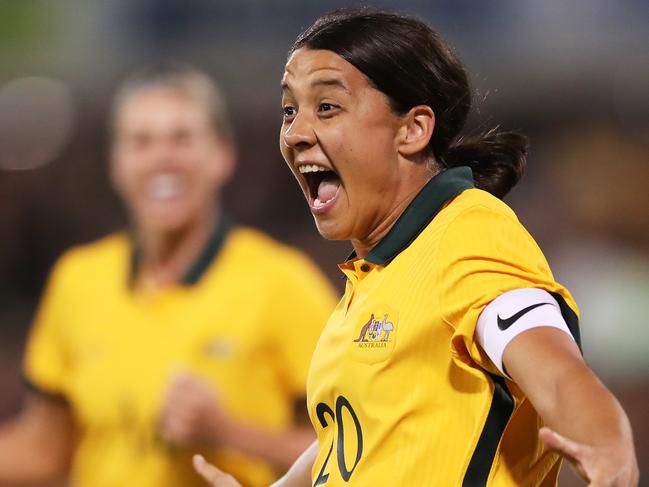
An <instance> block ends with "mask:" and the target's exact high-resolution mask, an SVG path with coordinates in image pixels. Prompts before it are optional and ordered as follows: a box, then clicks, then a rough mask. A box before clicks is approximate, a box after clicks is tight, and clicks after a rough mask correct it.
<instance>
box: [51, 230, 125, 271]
mask: <svg viewBox="0 0 649 487" xmlns="http://www.w3.org/2000/svg"><path fill="white" fill-rule="evenodd" d="M129 258H130V244H129V239H128V237H127V235H126V234H125V233H114V234H111V235H108V236H106V237H103V238H101V239H99V240H96V241H94V242H90V243H87V244H83V245H77V246H74V247H71V248H70V249H68V250H67V251H65V252H64V253H63V254H62V255H61V257H59V259H58V260H57V262H56V263H55V265H54V268H53V271H52V278H54V279H70V278H74V277H75V276H78V275H80V274H81V275H83V276H84V278H87V277H88V275H89V274H95V273H100V274H104V273H106V272H114V271H115V269H117V268H119V269H122V268H123V267H124V266H125V263H126V262H127V261H128V259H129ZM98 277H99V276H98Z"/></svg>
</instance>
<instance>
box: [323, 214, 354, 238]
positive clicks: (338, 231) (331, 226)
mask: <svg viewBox="0 0 649 487" xmlns="http://www.w3.org/2000/svg"><path fill="white" fill-rule="evenodd" d="M315 226H316V228H317V229H318V233H320V235H321V236H322V238H324V239H326V240H349V239H350V237H349V235H348V234H347V232H344V231H343V229H342V228H341V227H340V226H339V225H336V224H335V223H333V222H327V221H324V222H323V221H318V220H317V219H316V220H315Z"/></svg>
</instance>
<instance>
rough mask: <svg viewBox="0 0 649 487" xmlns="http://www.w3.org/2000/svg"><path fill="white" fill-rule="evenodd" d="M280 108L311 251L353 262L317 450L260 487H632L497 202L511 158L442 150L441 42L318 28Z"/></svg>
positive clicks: (569, 342)
mask: <svg viewBox="0 0 649 487" xmlns="http://www.w3.org/2000/svg"><path fill="white" fill-rule="evenodd" d="M282 89H283V98H282V106H283V111H284V121H283V125H282V129H281V134H280V146H281V150H282V153H283V155H284V157H285V159H286V162H287V163H288V165H289V167H290V169H291V171H292V172H293V173H294V175H295V177H296V179H297V181H298V183H299V185H300V187H301V188H302V190H303V192H304V195H305V197H306V199H307V201H308V204H309V208H310V210H311V212H312V213H313V216H314V219H315V222H316V225H317V227H318V230H319V231H320V233H321V234H322V235H323V236H324V237H325V238H327V239H348V240H350V241H351V242H352V244H353V247H354V254H353V255H352V256H351V257H350V258H349V259H348V260H347V261H346V262H345V263H344V264H342V265H341V266H340V267H341V270H342V272H344V273H345V275H346V276H347V288H346V292H345V295H344V297H343V299H342V300H341V301H340V303H339V304H338V307H337V308H336V310H335V311H334V313H333V315H332V316H331V318H330V320H329V322H328V324H327V326H326V328H325V330H324V332H323V334H322V336H321V337H320V340H319V342H318V345H317V347H316V351H315V354H314V356H313V359H312V362H311V368H310V372H309V379H308V386H307V395H308V404H309V414H310V416H311V420H312V423H313V425H314V427H315V429H316V432H317V434H318V440H317V442H316V443H314V445H312V447H311V448H309V449H308V450H307V451H306V452H305V453H304V454H303V455H302V457H301V458H300V459H299V460H298V462H297V463H296V464H295V465H294V466H293V467H292V468H291V469H290V470H289V472H288V473H287V475H286V476H285V477H284V478H283V479H282V480H280V481H279V482H278V483H277V484H276V486H278V487H279V486H281V487H288V486H296V487H297V486H300V487H306V486H309V485H314V486H318V485H325V486H343V485H349V486H460V485H462V486H485V485H490V486H523V485H524V486H549V485H555V483H556V479H557V475H558V471H559V467H560V461H559V459H560V456H563V457H565V458H567V459H569V460H570V461H571V462H573V463H574V464H575V466H576V468H577V470H578V471H579V473H580V474H581V475H582V477H583V478H584V479H585V480H587V481H588V482H589V484H590V485H593V486H595V485H596V486H613V485H614V486H633V485H637V482H638V469H637V465H636V461H635V455H634V448H633V442H632V436H631V430H630V426H629V423H628V420H627V418H626V416H625V414H624V412H623V410H622V409H621V407H620V405H619V404H618V403H617V401H616V400H615V398H614V397H613V396H612V395H611V393H610V392H609V391H608V390H607V389H606V388H605V387H604V386H603V385H602V384H601V382H600V381H599V380H598V379H597V377H596V376H595V375H594V374H593V372H592V371H591V370H590V369H589V368H588V367H587V366H586V364H585V363H584V361H583V359H582V356H581V353H580V348H579V329H578V315H577V307H576V305H575V302H574V301H573V299H572V297H571V295H570V294H569V292H568V291H567V290H566V289H565V288H563V287H562V286H561V285H560V284H558V283H557V282H556V281H555V280H554V278H553V277H552V273H551V272H550V269H549V268H548V264H547V262H546V260H545V258H544V257H543V254H542V253H541V251H540V249H539V248H538V246H537V245H536V243H535V242H534V240H533V239H532V237H531V236H530V235H529V234H528V233H527V231H526V230H525V229H524V228H523V227H522V225H521V224H520V223H519V221H518V220H517V218H516V216H515V214H514V213H513V211H512V210H511V209H510V208H509V207H507V205H505V204H504V203H503V202H502V201H501V200H500V198H502V197H503V196H504V195H505V194H506V193H507V192H508V191H509V189H510V188H511V187H512V186H513V185H514V184H515V183H516V182H517V181H518V179H519V178H520V176H521V175H522V172H523V166H524V162H525V153H526V139H525V138H524V137H523V136H521V135H517V134H515V133H500V132H497V131H489V132H487V133H486V134H484V135H482V136H479V137H475V138H462V137H461V136H460V135H459V134H460V131H461V129H462V128H463V126H464V123H465V120H466V118H467V114H468V112H469V108H470V103H471V92H470V90H469V85H468V82H467V76H466V74H465V71H464V69H463V67H462V65H461V64H460V62H459V61H458V59H457V58H456V57H455V55H454V54H453V52H452V51H451V50H450V48H449V47H448V46H447V45H446V44H445V43H444V41H443V40H442V39H441V38H440V37H439V35H438V34H437V33H436V32H434V31H433V30H431V29H430V28H429V27H428V26H426V25H425V24H423V23H422V22H420V21H418V20H415V19H413V18H409V17H403V16H400V15H395V14H390V13H382V12H377V11H368V10H343V11H338V12H334V13H333V14H330V15H327V16H325V17H323V18H321V19H319V20H318V21H317V22H316V23H315V24H314V25H313V26H311V27H310V28H309V29H307V30H306V31H305V32H304V33H302V34H301V35H300V36H299V37H298V39H297V40H296V42H295V44H294V45H293V47H292V48H291V50H290V52H289V58H288V62H287V64H286V69H285V73H284V77H283V81H282ZM539 430H540V431H539ZM195 466H196V468H197V470H198V471H199V472H201V473H202V474H203V475H204V477H205V478H206V479H208V480H210V482H211V483H212V485H214V486H229V485H236V482H235V481H234V479H233V478H231V477H229V476H228V475H226V474H224V473H222V472H220V471H218V470H217V469H215V468H213V467H211V466H210V465H209V464H207V463H205V461H204V460H203V459H202V458H200V457H197V458H196V459H195Z"/></svg>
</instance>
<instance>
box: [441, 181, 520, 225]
mask: <svg viewBox="0 0 649 487" xmlns="http://www.w3.org/2000/svg"><path fill="white" fill-rule="evenodd" d="M440 217H442V218H443V219H445V220H446V223H447V224H451V223H456V220H460V221H462V220H465V219H475V218H485V219H502V221H503V222H507V221H508V222H509V223H511V224H513V225H517V226H520V225H521V224H520V222H519V220H518V217H517V216H516V214H515V213H514V210H512V209H511V208H510V207H509V206H508V205H507V203H505V202H504V201H502V200H501V199H499V198H496V197H495V196H493V195H492V194H490V193H487V192H486V191H483V190H481V189H475V188H474V189H468V190H466V191H463V192H462V193H460V194H459V195H458V196H457V197H456V198H455V199H453V200H452V201H451V202H450V203H449V204H448V205H447V206H446V207H444V209H442V211H441V212H440Z"/></svg>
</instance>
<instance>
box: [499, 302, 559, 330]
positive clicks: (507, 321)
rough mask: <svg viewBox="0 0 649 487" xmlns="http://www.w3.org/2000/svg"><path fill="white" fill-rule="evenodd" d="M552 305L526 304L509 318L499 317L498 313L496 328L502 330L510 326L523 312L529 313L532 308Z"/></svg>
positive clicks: (550, 304)
mask: <svg viewBox="0 0 649 487" xmlns="http://www.w3.org/2000/svg"><path fill="white" fill-rule="evenodd" d="M546 305H548V306H552V303H536V304H533V305H532V306H528V307H527V308H524V309H522V310H520V311H519V312H518V313H516V314H513V315H511V316H510V317H509V318H501V317H500V315H498V328H500V329H501V330H502V331H505V330H506V329H507V328H509V327H510V326H512V325H513V324H514V323H516V321H518V320H519V319H520V318H521V317H522V316H523V315H524V314H526V313H529V312H530V311H532V310H533V309H536V308H538V307H539V306H546Z"/></svg>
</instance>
